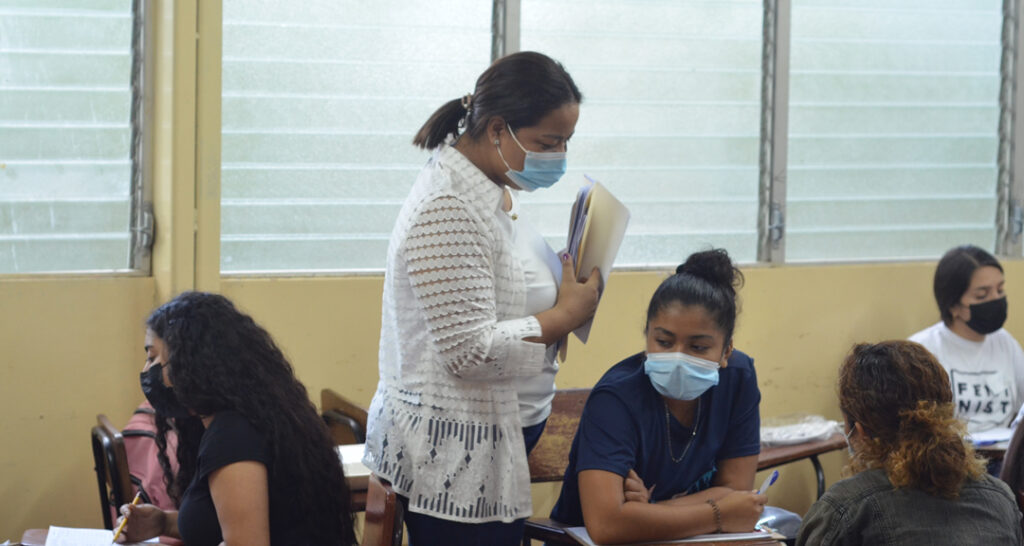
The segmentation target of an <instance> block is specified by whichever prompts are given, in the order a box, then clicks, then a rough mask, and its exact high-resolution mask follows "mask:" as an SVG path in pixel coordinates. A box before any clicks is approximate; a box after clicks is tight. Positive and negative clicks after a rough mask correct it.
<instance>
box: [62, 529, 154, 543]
mask: <svg viewBox="0 0 1024 546" xmlns="http://www.w3.org/2000/svg"><path fill="white" fill-rule="evenodd" d="M113 541H114V532H113V531H111V530H110V529H76V528H74V527H57V526H55V525H51V526H50V530H49V531H47V533H46V546H110V543H111V542H113ZM159 543H160V541H159V540H157V539H156V538H152V539H150V540H147V541H145V542H141V543H139V544H159Z"/></svg>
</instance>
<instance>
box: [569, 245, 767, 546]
mask: <svg viewBox="0 0 1024 546" xmlns="http://www.w3.org/2000/svg"><path fill="white" fill-rule="evenodd" d="M742 280H743V277H742V274H741V273H740V272H739V270H737V269H736V268H735V267H734V266H733V265H732V262H731V261H730V259H729V255H728V254H727V253H726V252H725V251H724V250H720V249H719V250H709V251H705V252H698V253H696V254H693V255H691V256H690V257H689V258H688V259H687V261H686V263H684V264H683V265H681V266H679V267H678V268H677V269H676V274H675V275H673V276H671V277H669V278H668V279H666V280H665V281H664V282H662V283H661V286H659V287H658V289H657V290H656V291H655V293H654V296H653V297H652V298H651V303H650V305H649V307H648V310H647V326H646V338H647V350H646V352H643V353H639V354H636V355H633V356H631V357H629V358H627V359H626V360H623V361H622V362H619V363H618V364H616V365H615V366H613V367H612V368H611V369H610V370H608V371H607V372H606V373H605V374H604V377H602V378H601V380H600V381H599V382H598V383H597V385H596V386H595V387H594V389H593V390H592V391H591V394H590V397H589V399H588V400H587V404H586V406H585V408H584V410H583V416H582V419H581V420H580V425H579V429H578V430H577V432H576V437H575V439H574V440H573V444H572V450H571V451H570V454H569V466H568V468H567V469H566V473H565V480H564V482H563V484H562V492H561V496H560V497H559V499H558V502H557V504H556V505H555V508H554V510H553V511H552V513H551V517H552V519H555V520H557V521H560V522H563V523H568V524H572V525H586V528H587V532H588V533H589V534H590V536H591V538H593V539H594V541H595V542H599V543H620V542H643V541H656V540H665V539H676V538H683V537H688V536H692V535H697V534H703V533H713V532H716V531H726V532H743V531H750V530H752V529H753V528H754V525H755V524H756V523H757V520H758V517H759V516H760V515H761V512H762V511H763V509H764V503H765V496H764V495H759V494H757V493H755V492H753V491H751V489H752V488H753V486H754V474H755V472H756V470H757V455H758V453H759V452H760V435H759V431H760V417H759V415H758V404H759V403H760V401H761V394H760V392H759V391H758V389H757V379H756V377H755V375H754V367H753V361H752V360H751V358H750V357H748V356H747V355H745V354H743V353H741V352H740V351H736V350H733V347H732V333H733V329H734V327H735V323H736V287H738V286H739V285H741V284H742Z"/></svg>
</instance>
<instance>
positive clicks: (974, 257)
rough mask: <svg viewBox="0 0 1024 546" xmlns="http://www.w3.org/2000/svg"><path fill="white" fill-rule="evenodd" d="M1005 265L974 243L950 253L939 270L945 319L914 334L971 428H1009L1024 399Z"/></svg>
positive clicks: (1023, 357) (1023, 365)
mask: <svg viewBox="0 0 1024 546" xmlns="http://www.w3.org/2000/svg"><path fill="white" fill-rule="evenodd" d="M1003 284H1004V279H1003V267H1002V266H1001V265H1000V264H999V261H998V260H996V258H995V256H992V255H991V254H989V253H988V252H986V251H985V250H983V249H981V248H978V247H976V246H973V245H964V246H958V247H956V248H954V249H952V250H950V251H949V252H947V253H946V254H945V255H944V256H943V257H942V259H941V260H939V265H938V267H937V268H936V269H935V281H934V291H935V302H936V303H937V304H938V306H939V313H940V314H941V315H942V321H941V322H939V323H937V324H934V325H932V326H930V327H928V328H925V329H924V330H921V331H920V332H918V333H916V334H914V335H912V336H910V340H911V341H916V342H918V343H920V344H922V345H924V346H925V347H926V348H927V349H928V350H929V351H931V352H932V354H934V355H935V357H936V358H937V359H938V361H939V363H940V364H942V367H943V368H945V369H946V372H947V373H948V374H949V379H950V383H951V385H952V387H953V401H954V404H955V408H956V415H957V417H959V418H961V419H963V420H964V421H966V422H967V430H968V432H972V433H973V432H981V431H984V430H988V429H992V428H996V427H1008V426H1009V425H1010V423H1011V421H1013V418H1014V416H1015V415H1017V410H1018V409H1019V408H1020V407H1021V403H1022V401H1024V351H1022V350H1021V347H1020V344H1019V343H1017V340H1016V339H1014V338H1013V336H1011V335H1010V333H1009V332H1007V331H1006V330H1004V329H1003V323H1004V322H1005V321H1006V310H1007V304H1006V292H1005V291H1004V290H1003Z"/></svg>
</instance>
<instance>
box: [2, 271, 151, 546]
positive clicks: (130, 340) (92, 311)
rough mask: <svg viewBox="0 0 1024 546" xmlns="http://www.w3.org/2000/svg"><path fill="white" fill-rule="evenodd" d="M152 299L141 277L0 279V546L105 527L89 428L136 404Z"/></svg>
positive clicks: (120, 418)
mask: <svg viewBox="0 0 1024 546" xmlns="http://www.w3.org/2000/svg"><path fill="white" fill-rule="evenodd" d="M154 301H155V291H154V288H153V280H152V279H151V278H145V277H137V278H131V277H122V278H108V279H63V280H61V279H41V280H3V281H0V542H2V541H3V540H6V539H10V540H12V541H16V540H18V539H19V538H21V533H22V531H24V530H25V529H27V528H37V527H46V526H48V525H49V524H50V523H54V524H64V525H72V526H82V527H85V526H89V527H100V526H102V523H103V522H102V520H101V519H100V511H99V499H98V495H97V490H96V479H95V474H94V473H93V470H92V468H93V464H92V448H91V447H90V443H89V429H90V428H92V426H93V425H94V424H95V423H96V414H97V413H105V414H107V415H108V416H110V417H111V418H112V419H113V421H114V422H115V423H118V424H121V423H124V422H125V421H127V420H128V417H129V416H130V415H131V410H132V409H133V408H134V407H135V406H136V405H137V404H138V403H139V402H140V401H141V400H142V393H141V392H140V391H139V386H138V385H139V375H138V373H139V371H140V370H141V368H142V364H143V361H144V360H145V359H144V356H143V355H144V353H143V351H142V334H143V330H142V321H143V319H144V318H145V316H146V313H147V312H148V311H149V310H150V309H151V308H152V306H153V303H154Z"/></svg>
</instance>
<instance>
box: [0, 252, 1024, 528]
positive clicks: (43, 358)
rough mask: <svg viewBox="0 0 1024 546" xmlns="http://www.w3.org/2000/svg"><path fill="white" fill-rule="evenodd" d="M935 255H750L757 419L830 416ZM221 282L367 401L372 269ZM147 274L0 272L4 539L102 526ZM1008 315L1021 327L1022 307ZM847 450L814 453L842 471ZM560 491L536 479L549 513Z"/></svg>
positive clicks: (0, 520)
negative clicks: (785, 262)
mask: <svg viewBox="0 0 1024 546" xmlns="http://www.w3.org/2000/svg"><path fill="white" fill-rule="evenodd" d="M1005 265H1006V269H1007V279H1008V288H1007V290H1008V292H1009V293H1010V296H1011V299H1012V298H1013V294H1024V266H1022V263H1021V262H1019V261H1015V262H1008V263H1006V264H1005ZM933 267H934V266H933V264H931V263H915V264H876V265H844V266H788V267H780V268H771V267H749V268H746V269H745V273H746V277H747V284H746V287H745V288H744V289H743V291H742V292H741V297H742V299H743V310H742V313H741V315H740V323H739V327H738V329H737V332H736V346H737V347H739V348H741V349H743V350H744V351H746V352H748V353H749V354H751V355H752V356H753V357H754V358H755V364H756V366H757V370H758V380H759V384H760V387H761V392H762V397H763V400H762V404H761V414H762V416H763V417H768V416H774V415H781V414H786V413H793V412H807V413H817V414H822V415H825V416H826V417H829V418H833V419H836V418H838V409H837V408H836V402H835V394H834V382H835V378H836V373H835V372H836V367H837V365H838V363H839V361H840V359H841V358H842V356H843V355H844V353H845V352H846V351H847V349H849V347H850V345H851V344H853V343H854V342H857V341H870V340H881V339H886V338H903V337H906V336H908V335H909V334H911V333H913V332H914V331H916V330H917V329H920V328H922V327H924V326H927V325H929V324H931V323H932V322H934V321H935V320H937V317H936V312H935V310H934V304H933V303H932V298H931V275H932V271H933ZM664 275H665V273H657V272H637V273H632V272H624V273H616V274H614V275H612V277H611V279H610V281H609V283H608V287H607V290H606V292H605V299H604V301H603V302H602V303H601V308H600V309H599V311H598V316H597V318H596V320H595V324H594V330H593V333H592V340H591V342H590V343H589V344H588V345H587V346H580V345H578V344H575V342H574V344H573V345H571V346H570V349H569V362H568V363H567V364H566V365H565V366H564V367H563V368H562V371H561V372H560V374H559V378H558V383H559V386H560V387H587V386H591V385H593V383H594V382H595V381H596V380H597V379H598V378H599V377H600V375H601V374H602V372H603V371H604V370H605V369H606V368H607V367H608V366H609V365H611V364H613V363H615V362H616V361H617V360H619V359H620V358H622V357H624V356H627V355H629V354H632V353H633V352H636V351H638V350H640V349H641V348H642V336H641V334H640V331H641V329H642V327H643V317H644V311H645V308H646V303H647V301H648V299H649V297H650V294H651V293H652V292H653V290H654V288H655V287H656V286H657V284H658V283H659V282H660V281H661V279H662V278H663V277H664ZM221 289H222V291H223V293H224V294H225V295H227V296H228V297H230V298H232V299H233V300H235V301H236V302H237V303H238V304H239V306H240V307H242V308H243V309H244V310H246V311H248V312H249V313H250V314H252V315H253V316H254V317H255V318H256V320H257V321H258V322H260V323H261V324H263V325H264V326H265V327H266V328H267V329H268V330H269V331H270V332H271V333H272V334H273V335H274V337H275V338H276V339H277V341H278V343H279V344H280V345H281V346H282V348H283V349H284V351H285V353H286V354H287V355H288V357H289V358H290V359H291V361H292V363H293V364H294V365H295V368H296V370H297V373H298V375H299V377H300V378H301V379H302V381H303V382H304V383H305V384H306V386H307V387H308V389H309V392H310V394H311V396H312V397H313V398H314V400H316V401H319V391H320V389H321V388H323V387H328V386H329V387H331V388H334V389H336V390H338V391H340V392H341V393H342V394H344V395H346V396H348V397H350V398H352V399H353V400H356V401H357V402H361V403H363V404H368V403H369V401H370V398H371V396H372V395H373V390H374V387H375V385H376V375H377V364H376V361H377V339H378V329H379V323H380V291H381V279H380V278H379V277H347V278H305V279H224V280H222V281H221ZM155 294H156V288H155V283H154V280H153V279H151V278H111V279H67V280H60V279H41V280H5V281H0V369H2V372H3V375H2V378H0V415H2V416H3V417H2V420H0V437H2V438H3V439H4V444H3V447H2V448H0V514H2V515H0V540H4V539H8V538H9V539H17V538H18V537H20V534H21V532H22V531H23V530H25V529H27V528H34V527H45V526H47V525H49V524H51V523H52V524H59V525H71V526H94V527H95V526H99V525H100V524H101V519H100V511H99V509H98V507H97V504H98V500H97V498H96V491H95V481H94V474H93V471H92V459H91V457H92V455H91V452H90V449H89V443H88V440H87V436H88V430H89V428H90V427H91V426H92V424H93V422H94V418H95V415H96V414H97V413H106V414H107V415H109V416H111V417H112V418H113V420H114V421H115V422H118V423H119V422H124V421H126V420H127V419H128V417H129V415H130V413H131V410H132V409H133V408H134V407H135V405H136V404H137V403H138V402H139V401H140V400H141V398H142V396H141V393H140V392H139V387H138V371H139V369H140V367H141V365H142V360H143V358H142V350H141V347H140V345H141V336H142V326H141V324H142V321H143V319H144V318H145V316H146V314H147V313H148V312H149V310H150V309H151V308H152V306H153V305H155V304H156V295H155ZM1014 316H1015V315H1014V314H1013V313H1011V320H1010V321H1009V323H1008V325H1007V327H1008V329H1009V330H1010V331H1011V332H1012V333H1014V334H1015V335H1016V337H1018V338H1022V337H1024V332H1022V331H1021V329H1022V328H1024V316H1018V318H1016V319H1014V318H1012V317H1014ZM844 462H845V455H844V454H843V453H835V454H831V455H828V456H825V457H823V463H824V465H825V471H826V478H827V480H828V482H829V483H833V482H834V481H836V480H837V479H838V478H839V469H840V466H841V465H842V464H843V463H844ZM782 476H783V477H782V478H781V479H780V480H779V482H778V484H776V486H775V487H774V488H773V489H772V493H771V495H770V501H771V503H772V504H774V505H778V506H782V507H784V508H788V509H790V510H793V511H796V512H799V513H803V512H804V511H806V509H807V507H808V506H810V503H811V502H812V501H813V497H814V475H813V472H812V471H811V467H810V464H809V463H806V462H804V463H798V464H793V465H789V466H786V467H784V468H783V469H782ZM556 495H557V488H556V487H555V486H553V485H543V486H535V489H534V506H535V512H536V513H538V514H544V515H546V514H547V512H548V510H550V507H551V505H552V504H553V503H554V500H555V496H556Z"/></svg>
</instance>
